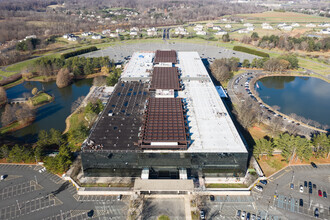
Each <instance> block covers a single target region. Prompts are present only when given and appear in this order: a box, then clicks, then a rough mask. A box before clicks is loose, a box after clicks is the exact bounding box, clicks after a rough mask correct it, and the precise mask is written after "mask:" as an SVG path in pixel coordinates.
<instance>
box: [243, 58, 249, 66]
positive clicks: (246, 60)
mask: <svg viewBox="0 0 330 220" xmlns="http://www.w3.org/2000/svg"><path fill="white" fill-rule="evenodd" d="M242 66H243V67H245V68H248V67H250V61H249V60H248V59H245V60H243V63H242Z"/></svg>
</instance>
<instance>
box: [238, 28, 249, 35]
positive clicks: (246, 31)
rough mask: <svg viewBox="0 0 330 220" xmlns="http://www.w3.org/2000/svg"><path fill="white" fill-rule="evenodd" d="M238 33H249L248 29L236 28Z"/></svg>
mask: <svg viewBox="0 0 330 220" xmlns="http://www.w3.org/2000/svg"><path fill="white" fill-rule="evenodd" d="M238 33H239V34H247V33H250V31H249V30H248V29H240V30H238Z"/></svg>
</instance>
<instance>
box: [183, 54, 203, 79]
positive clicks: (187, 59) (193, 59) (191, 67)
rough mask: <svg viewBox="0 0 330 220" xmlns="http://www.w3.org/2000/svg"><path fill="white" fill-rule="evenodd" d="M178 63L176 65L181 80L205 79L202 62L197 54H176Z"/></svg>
mask: <svg viewBox="0 0 330 220" xmlns="http://www.w3.org/2000/svg"><path fill="white" fill-rule="evenodd" d="M177 54H178V60H179V63H178V64H177V65H176V66H177V67H178V68H179V70H181V73H182V75H181V79H188V78H199V77H207V78H209V74H208V73H207V71H206V69H205V66H204V64H203V62H202V61H201V58H200V56H199V54H198V53H197V52H177Z"/></svg>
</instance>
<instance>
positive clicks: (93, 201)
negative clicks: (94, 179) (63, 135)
mask: <svg viewBox="0 0 330 220" xmlns="http://www.w3.org/2000/svg"><path fill="white" fill-rule="evenodd" d="M40 169H42V167H41V166H35V165H31V166H28V165H9V164H0V175H4V174H6V175H8V176H7V178H5V179H4V180H2V181H0V219H1V220H5V219H24V220H36V219H47V220H51V219H59V220H63V219H90V218H88V216H87V212H88V211H90V210H92V209H93V210H94V215H93V219H110V218H111V219H118V220H120V219H126V215H127V209H128V199H127V198H125V199H123V200H122V201H117V198H116V196H98V197H96V196H78V195H77V194H76V189H75V187H73V185H72V184H71V183H69V182H68V181H64V180H62V179H61V178H60V177H58V176H56V175H53V174H51V173H48V172H47V171H44V172H39V170H40Z"/></svg>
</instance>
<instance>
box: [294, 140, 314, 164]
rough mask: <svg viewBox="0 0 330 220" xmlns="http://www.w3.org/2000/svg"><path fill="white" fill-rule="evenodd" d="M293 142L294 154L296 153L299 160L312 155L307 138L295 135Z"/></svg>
mask: <svg viewBox="0 0 330 220" xmlns="http://www.w3.org/2000/svg"><path fill="white" fill-rule="evenodd" d="M295 143H296V155H297V157H298V158H299V159H300V160H307V161H308V160H309V159H310V158H311V157H312V155H313V152H312V148H311V144H310V141H309V140H307V139H306V138H302V137H299V136H296V138H295Z"/></svg>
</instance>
